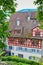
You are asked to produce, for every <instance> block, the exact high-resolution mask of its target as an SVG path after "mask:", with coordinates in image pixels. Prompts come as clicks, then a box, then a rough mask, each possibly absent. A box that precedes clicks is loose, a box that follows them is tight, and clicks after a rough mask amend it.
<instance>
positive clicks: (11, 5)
mask: <svg viewBox="0 0 43 65" xmlns="http://www.w3.org/2000/svg"><path fill="white" fill-rule="evenodd" d="M15 1H16V0H0V6H2V9H0V48H5V42H6V38H7V37H8V36H9V31H8V30H9V22H8V20H7V16H8V17H10V15H11V14H12V13H15V10H16V5H17V3H15ZM3 43H4V44H3Z"/></svg>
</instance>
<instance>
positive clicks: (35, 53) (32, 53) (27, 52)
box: [8, 46, 41, 59]
mask: <svg viewBox="0 0 43 65" xmlns="http://www.w3.org/2000/svg"><path fill="white" fill-rule="evenodd" d="M8 49H9V50H10V51H11V55H16V56H19V55H20V56H21V57H23V58H27V59H32V57H39V58H41V49H36V48H27V47H20V46H8Z"/></svg>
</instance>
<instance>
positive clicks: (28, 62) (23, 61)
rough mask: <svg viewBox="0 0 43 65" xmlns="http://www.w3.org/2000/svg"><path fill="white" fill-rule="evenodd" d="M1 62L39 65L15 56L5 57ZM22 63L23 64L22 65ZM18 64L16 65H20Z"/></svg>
mask: <svg viewBox="0 0 43 65" xmlns="http://www.w3.org/2000/svg"><path fill="white" fill-rule="evenodd" d="M2 61H15V62H17V63H20V64H21V65H23V64H24V63H25V64H27V65H28V64H29V65H39V63H37V62H34V61H30V60H28V59H24V58H20V57H17V56H7V57H2ZM22 63H23V64H22ZM20 64H18V65H20Z"/></svg>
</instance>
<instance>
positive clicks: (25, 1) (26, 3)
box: [16, 0, 37, 10]
mask: <svg viewBox="0 0 43 65" xmlns="http://www.w3.org/2000/svg"><path fill="white" fill-rule="evenodd" d="M33 2H34V0H17V3H18V6H17V8H16V10H21V9H26V8H32V9H33V8H36V7H37V6H35V5H34V4H33Z"/></svg>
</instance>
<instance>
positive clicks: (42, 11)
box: [34, 0, 43, 29]
mask: <svg viewBox="0 0 43 65" xmlns="http://www.w3.org/2000/svg"><path fill="white" fill-rule="evenodd" d="M34 4H35V5H38V7H37V18H38V20H39V23H40V22H43V0H36V1H34ZM40 28H41V29H43V25H42V24H41V23H40Z"/></svg>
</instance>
